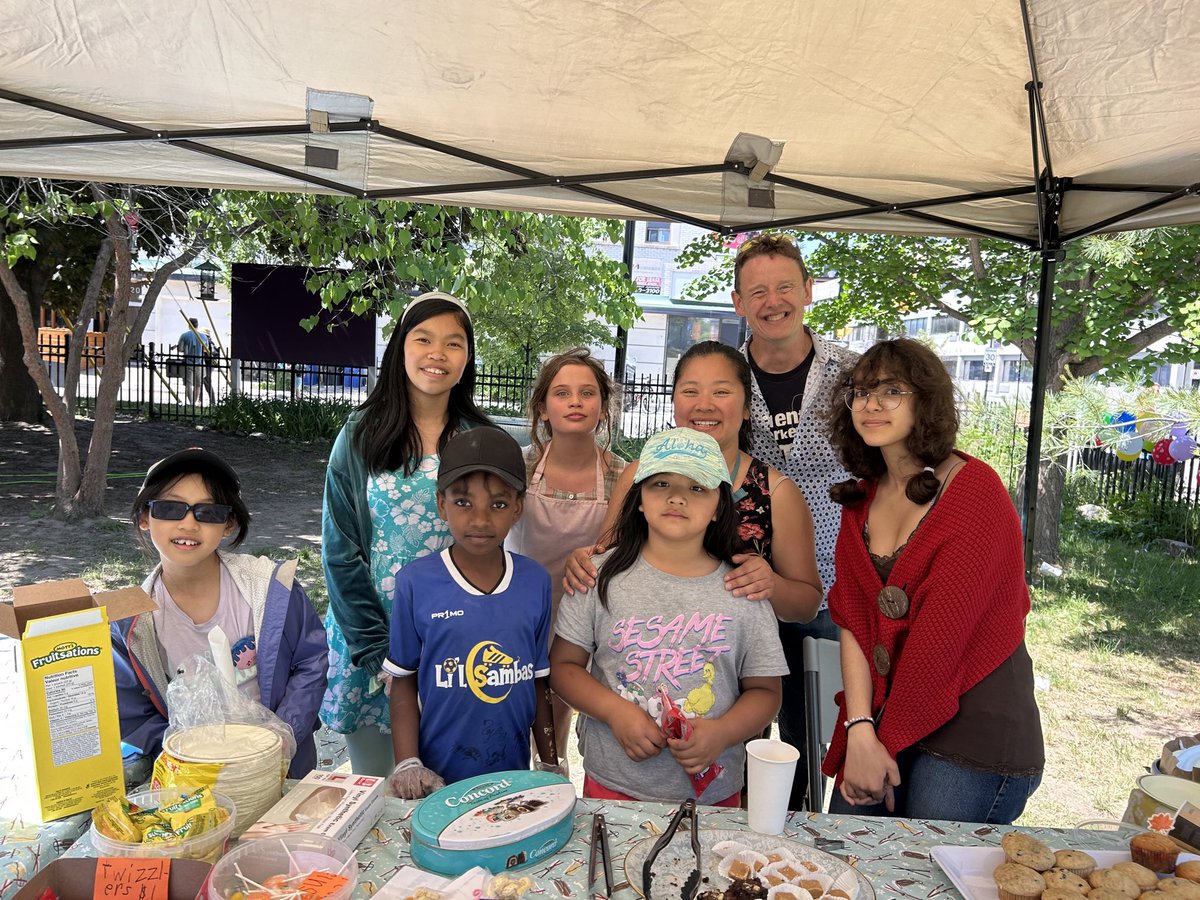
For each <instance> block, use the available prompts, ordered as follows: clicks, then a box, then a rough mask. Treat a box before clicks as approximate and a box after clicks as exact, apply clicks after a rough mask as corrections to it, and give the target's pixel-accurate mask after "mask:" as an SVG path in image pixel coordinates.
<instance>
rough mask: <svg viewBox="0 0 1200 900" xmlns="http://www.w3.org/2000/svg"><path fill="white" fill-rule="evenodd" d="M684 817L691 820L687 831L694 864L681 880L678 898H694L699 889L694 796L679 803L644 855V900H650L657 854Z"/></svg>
mask: <svg viewBox="0 0 1200 900" xmlns="http://www.w3.org/2000/svg"><path fill="white" fill-rule="evenodd" d="M684 819H691V820H692V821H691V825H690V826H689V831H690V837H691V841H692V853H693V854H694V855H695V857H696V864H695V866H694V867H693V868H692V871H691V872H690V873H689V874H688V876H687V878H685V879H684V881H683V887H682V888H681V890H680V900H695V897H696V893H697V892H698V891H699V890H700V823H699V821H697V819H696V801H695V799H694V798H689V799H687V800H684V801H683V803H681V804H679V812H677V813H675V817H674V818H673V819H671V824H670V825H668V826H667V830H666V831H664V832H663V833H662V836H661V837H660V838H659V839H658V840H657V841H655V842H654V846H653V847H651V848H650V855H649V856H647V857H646V862H645V864H644V865H643V866H642V896H644V897H645V898H646V900H651V898H650V882H651V880H652V879H653V877H654V873H653V872H652V871H651V870H652V868H653V866H654V861H655V860H656V859H658V854H659V853H661V852H662V850H663V848H664V847H666V846H667V844H669V843H671V838H673V837H675V831H676V830H677V829H678V828H679V823H680V822H682V821H683V820H684Z"/></svg>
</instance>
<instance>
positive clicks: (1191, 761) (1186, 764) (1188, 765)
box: [1173, 744, 1200, 772]
mask: <svg viewBox="0 0 1200 900" xmlns="http://www.w3.org/2000/svg"><path fill="white" fill-rule="evenodd" d="M1173 755H1174V757H1175V767H1176V768H1177V769H1182V770H1183V771H1185V772H1190V771H1192V769H1194V768H1196V766H1198V765H1200V744H1197V745H1196V746H1195V747H1181V748H1180V749H1178V750H1176V751H1174V753H1173Z"/></svg>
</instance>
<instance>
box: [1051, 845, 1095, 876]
mask: <svg viewBox="0 0 1200 900" xmlns="http://www.w3.org/2000/svg"><path fill="white" fill-rule="evenodd" d="M1054 865H1055V867H1056V868H1059V869H1066V870H1067V871H1068V872H1074V873H1075V874H1076V875H1082V876H1083V877H1084V878H1087V877H1088V876H1089V875H1091V874H1092V872H1093V871H1094V870H1095V868H1096V860H1094V859H1092V857H1090V856H1089V855H1088V854H1086V853H1084V852H1083V851H1082V850H1055V851H1054Z"/></svg>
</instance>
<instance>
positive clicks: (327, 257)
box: [228, 194, 637, 365]
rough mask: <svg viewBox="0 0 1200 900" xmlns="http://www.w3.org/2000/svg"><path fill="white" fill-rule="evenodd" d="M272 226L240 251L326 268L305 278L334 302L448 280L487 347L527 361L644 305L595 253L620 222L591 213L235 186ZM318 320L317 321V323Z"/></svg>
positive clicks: (603, 331) (353, 306) (361, 304)
mask: <svg viewBox="0 0 1200 900" xmlns="http://www.w3.org/2000/svg"><path fill="white" fill-rule="evenodd" d="M228 196H230V197H231V198H233V197H236V198H237V199H238V201H239V202H242V203H244V204H245V205H246V207H247V209H250V210H253V213H254V215H255V216H256V217H258V218H260V219H261V220H262V221H263V222H264V223H265V225H266V227H265V228H264V229H262V230H260V231H258V232H255V233H254V234H252V235H249V236H248V237H247V238H246V240H245V241H243V242H242V244H241V246H240V247H239V248H238V250H239V256H240V257H241V258H257V259H260V260H265V261H269V262H277V263H289V264H299V265H308V266H312V267H314V268H320V269H322V270H323V271H320V272H316V273H314V275H313V276H312V278H311V279H310V280H309V285H308V286H309V289H310V290H312V291H314V292H316V293H318V294H319V295H320V297H321V300H322V302H323V304H324V305H325V306H326V307H327V308H331V309H332V308H340V307H342V306H343V304H346V305H347V306H348V309H349V310H350V311H351V312H352V313H355V314H362V313H365V312H368V311H370V310H375V311H379V312H386V313H389V314H390V315H392V316H393V317H396V316H398V314H399V313H400V311H401V310H403V308H404V305H405V304H406V303H407V302H408V301H409V299H411V296H412V294H413V293H414V292H420V291H425V290H444V291H449V292H450V293H453V294H455V295H456V296H459V297H461V298H462V299H464V300H465V301H466V302H467V304H468V306H470V308H471V311H472V314H473V316H474V318H475V321H476V323H477V324H476V328H477V331H478V340H477V342H476V343H477V346H478V348H479V355H480V357H481V358H482V359H483V361H484V362H485V363H488V364H506V365H513V364H524V363H525V361H526V359H536V357H537V355H538V354H539V353H545V352H553V351H557V350H562V349H565V348H567V347H570V346H574V345H576V344H589V343H598V342H611V339H612V338H611V332H610V330H609V325H610V324H619V325H623V326H626V327H628V326H629V324H630V323H631V322H632V321H633V319H634V317H635V316H636V315H637V304H636V302H635V301H634V299H633V294H632V285H631V282H630V280H629V277H628V274H627V273H626V272H625V269H624V267H623V266H622V264H621V263H619V262H616V261H614V260H610V259H608V258H607V257H605V256H603V255H602V254H599V253H597V252H595V250H594V246H593V242H594V241H595V240H596V239H597V238H600V237H607V238H608V239H609V240H617V239H618V237H619V225H618V223H615V222H599V221H596V220H594V219H582V218H568V217H557V216H541V215H535V214H531V213H514V212H505V211H500V210H490V209H460V208H455V207H442V206H424V205H418V204H410V203H402V202H398V201H390V200H357V199H354V198H348V197H325V196H297V195H293V194H245V195H233V194H230V195H228ZM309 324H310V326H311V324H312V323H309Z"/></svg>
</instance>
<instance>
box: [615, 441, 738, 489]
mask: <svg viewBox="0 0 1200 900" xmlns="http://www.w3.org/2000/svg"><path fill="white" fill-rule="evenodd" d="M663 472H672V473H674V474H676V475H683V476H685V477H687V478H690V479H692V481H694V482H696V483H697V484H701V485H704V487H706V488H708V489H709V490H712V489H713V488H715V487H718V486H719V485H720V484H721V482H722V481H723V482H725V483H726V484H729V483H730V481H729V466H728V465H726V464H725V457H724V456H722V455H721V446H720V445H719V444H718V443H717V442H716V440H714V439H713V437H712V436H711V435H708V434H704V433H703V432H701V431H693V430H692V429H691V428H671V429H668V430H667V431H660V432H659V433H658V434H656V435H654V436H653V437H651V438H650V439H649V440H647V441H646V443H645V445H644V446H643V447H642V455H641V456H640V457H639V458H638V470H637V479H638V481H642V480H644V479H646V478H649V477H650V476H651V475H660V474H662V473H663Z"/></svg>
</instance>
